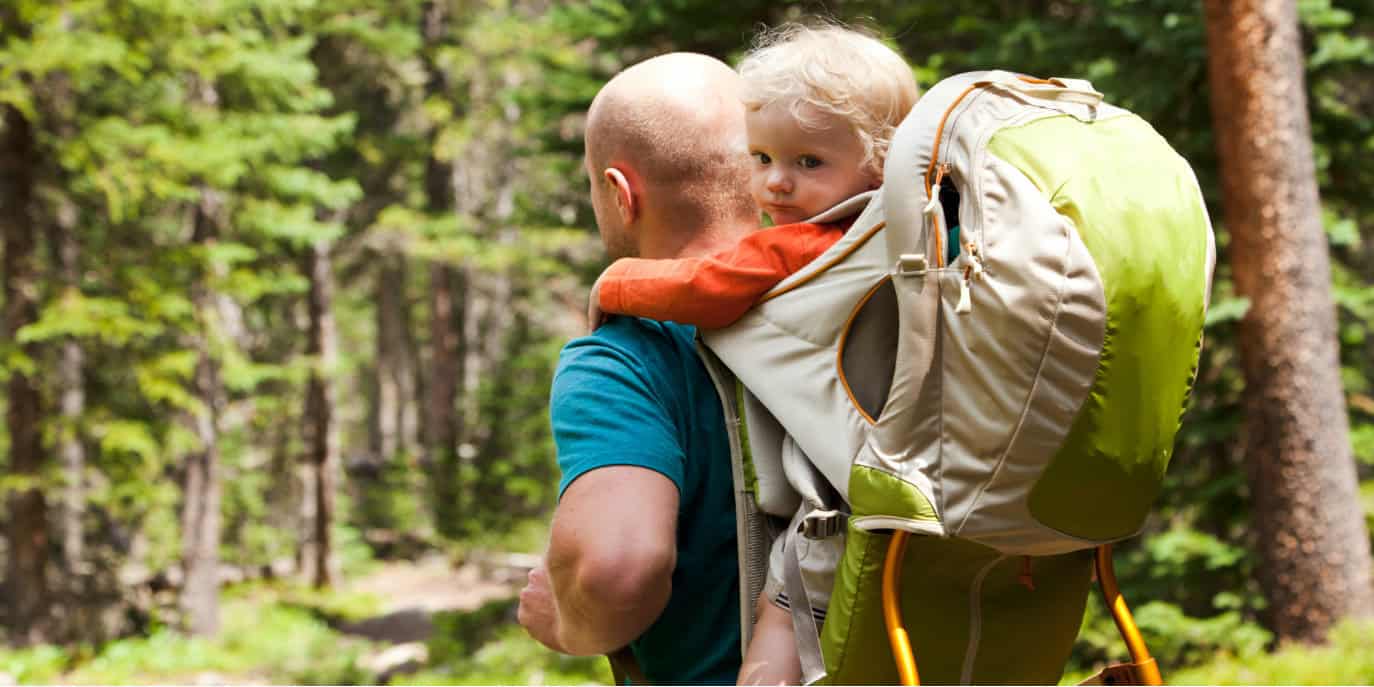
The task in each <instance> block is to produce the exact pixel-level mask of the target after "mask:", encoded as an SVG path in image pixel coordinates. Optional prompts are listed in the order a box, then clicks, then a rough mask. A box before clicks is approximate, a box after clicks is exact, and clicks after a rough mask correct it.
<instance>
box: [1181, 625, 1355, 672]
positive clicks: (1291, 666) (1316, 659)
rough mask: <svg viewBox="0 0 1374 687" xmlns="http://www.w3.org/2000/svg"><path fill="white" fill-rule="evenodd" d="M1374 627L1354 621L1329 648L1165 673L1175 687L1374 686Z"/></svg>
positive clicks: (1286, 650)
mask: <svg viewBox="0 0 1374 687" xmlns="http://www.w3.org/2000/svg"><path fill="white" fill-rule="evenodd" d="M1371 644H1374V625H1371V624H1370V623H1368V622H1365V623H1359V622H1355V621H1349V622H1346V623H1345V624H1343V625H1341V626H1339V627H1337V628H1336V629H1335V630H1334V631H1333V632H1332V634H1331V643H1330V646H1327V647H1303V646H1288V647H1283V648H1281V649H1280V650H1279V651H1277V652H1275V653H1273V654H1270V655H1264V654H1251V655H1223V656H1221V657H1220V658H1218V659H1216V660H1214V661H1211V662H1209V663H1206V664H1203V665H1200V666H1198V667H1196V668H1193V669H1189V670H1181V671H1178V672H1175V673H1167V674H1165V679H1166V680H1167V681H1168V682H1169V684H1174V685H1365V684H1370V683H1371V682H1374V652H1371V651H1370V650H1369V647H1370V646H1371Z"/></svg>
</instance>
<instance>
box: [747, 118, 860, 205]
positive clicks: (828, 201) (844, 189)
mask: <svg viewBox="0 0 1374 687" xmlns="http://www.w3.org/2000/svg"><path fill="white" fill-rule="evenodd" d="M805 114H806V115H807V116H808V119H809V121H808V123H807V125H806V126H803V125H802V123H801V122H800V121H798V120H797V118H796V117H795V116H793V114H792V112H791V111H790V109H789V108H788V107H787V106H786V105H785V104H779V103H773V104H770V105H767V106H765V107H763V108H761V109H758V110H753V111H750V112H749V113H747V114H746V115H745V126H746V127H747V130H748V135H749V154H750V155H751V156H753V158H754V160H753V163H752V168H751V174H750V180H749V192H750V193H751V194H752V195H753V197H754V202H755V203H756V204H757V205H758V206H759V209H761V210H763V211H764V212H767V213H768V216H769V217H771V218H772V219H773V223H774V224H791V223H793V222H801V221H803V220H805V219H807V218H810V217H813V216H815V215H817V214H819V213H821V212H822V211H824V210H827V209H829V208H830V207H832V206H834V205H835V204H836V203H838V202H840V201H842V200H844V199H846V198H849V197H850V196H853V195H855V194H858V193H862V192H864V191H867V190H870V189H874V188H877V187H878V184H879V181H880V179H879V178H878V175H877V174H876V173H875V172H874V171H873V170H871V169H870V168H869V166H868V165H864V164H863V160H864V147H863V143H862V142H861V141H859V138H858V136H855V135H854V133H853V130H852V129H850V127H849V124H848V123H847V122H845V121H844V120H842V119H840V118H838V117H835V116H834V115H830V114H826V113H823V112H820V111H814V110H813V111H810V112H807V113H805Z"/></svg>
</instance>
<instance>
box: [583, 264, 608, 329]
mask: <svg viewBox="0 0 1374 687" xmlns="http://www.w3.org/2000/svg"><path fill="white" fill-rule="evenodd" d="M600 304H601V277H597V278H596V283H594V284H592V293H591V295H590V296H589V297H588V300H587V333H588V334H591V333H592V332H594V331H596V328H597V327H600V326H601V325H603V324H605V323H606V313H604V312H601V305H600Z"/></svg>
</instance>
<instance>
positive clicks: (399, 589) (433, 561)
mask: <svg viewBox="0 0 1374 687" xmlns="http://www.w3.org/2000/svg"><path fill="white" fill-rule="evenodd" d="M523 582H524V574H523V572H522V571H521V570H520V569H519V568H518V567H512V566H501V567H499V568H496V569H493V566H490V565H483V564H481V563H467V564H464V565H462V566H459V567H457V568H455V567H453V566H452V565H451V564H450V563H449V562H448V560H447V559H445V558H443V557H441V556H430V557H426V558H422V559H420V560H418V561H414V562H411V561H401V562H388V563H384V564H382V566H381V568H380V569H378V570H377V571H375V572H373V573H372V574H370V575H367V576H365V577H360V578H358V579H356V580H352V581H350V582H349V583H348V584H347V588H348V589H349V590H350V591H358V592H367V593H371V594H375V595H376V596H377V597H378V598H380V599H381V600H382V613H381V615H378V616H375V617H372V618H368V619H366V620H362V621H358V622H355V623H349V624H346V625H344V626H343V627H341V628H339V629H340V630H342V631H343V632H347V633H349V634H353V635H358V636H362V637H366V638H368V639H371V640H374V641H382V642H391V643H393V644H396V643H403V642H423V641H424V640H425V639H427V638H428V637H429V636H430V634H432V633H433V632H434V624H433V621H432V618H433V616H434V614H435V613H439V612H443V611H471V610H476V609H477V608H480V607H481V606H482V605H483V604H485V603H487V602H489V601H496V600H498V599H507V598H510V597H513V596H515V595H516V594H517V593H518V592H519V590H520V585H521V584H522V583H523Z"/></svg>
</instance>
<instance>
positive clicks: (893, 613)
mask: <svg viewBox="0 0 1374 687" xmlns="http://www.w3.org/2000/svg"><path fill="white" fill-rule="evenodd" d="M910 536H911V533H910V532H905V531H903V530H897V531H896V532H893V533H892V541H891V542H888V545H887V558H886V559H885V560H884V561H883V622H884V623H885V624H886V625H887V640H888V642H889V643H890V644H891V645H892V658H893V660H895V661H896V662H897V675H898V676H899V677H900V678H901V681H902V684H903V685H919V684H921V676H920V674H919V673H917V672H916V656H915V654H913V653H912V651H911V637H909V636H908V635H907V632H906V626H905V625H904V624H902V591H901V589H902V558H903V557H904V556H905V555H906V540H907V538H908V537H910Z"/></svg>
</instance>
